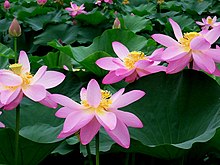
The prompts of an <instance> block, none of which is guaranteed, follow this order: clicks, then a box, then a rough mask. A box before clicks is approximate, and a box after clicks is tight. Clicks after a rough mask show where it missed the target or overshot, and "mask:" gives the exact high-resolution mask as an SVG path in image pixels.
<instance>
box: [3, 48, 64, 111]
mask: <svg viewBox="0 0 220 165" xmlns="http://www.w3.org/2000/svg"><path fill="white" fill-rule="evenodd" d="M9 68H10V70H0V94H1V95H0V102H1V104H3V105H4V109H5V110H11V109H14V108H15V107H16V106H17V105H18V104H19V103H20V102H21V100H22V98H23V95H25V96H27V97H28V98H30V99H31V100H33V101H36V102H40V103H42V104H44V105H46V106H49V107H56V103H54V102H53V101H52V100H51V99H50V95H51V94H50V93H49V92H47V90H46V89H49V88H53V87H55V86H57V85H59V84H60V83H61V82H62V81H63V80H64V78H65V76H64V74H62V73H59V72H56V71H46V70H47V66H42V67H41V68H39V70H38V71H37V72H36V74H35V75H32V74H31V73H30V63H29V59H28V57H27V54H26V53H25V52H24V51H21V52H20V55H19V60H18V63H17V64H12V65H10V66H9Z"/></svg>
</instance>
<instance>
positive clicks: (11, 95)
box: [1, 87, 21, 104]
mask: <svg viewBox="0 0 220 165" xmlns="http://www.w3.org/2000/svg"><path fill="white" fill-rule="evenodd" d="M20 91H21V88H20V87H18V88H17V89H15V90H2V91H1V103H2V104H9V103H11V102H12V101H13V100H14V99H15V98H16V97H18V95H19V93H20Z"/></svg>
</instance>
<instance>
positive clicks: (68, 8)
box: [65, 7, 73, 12]
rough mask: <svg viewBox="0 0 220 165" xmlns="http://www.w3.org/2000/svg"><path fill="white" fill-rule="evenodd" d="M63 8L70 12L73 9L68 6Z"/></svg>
mask: <svg viewBox="0 0 220 165" xmlns="http://www.w3.org/2000/svg"><path fill="white" fill-rule="evenodd" d="M65 10H67V11H70V12H71V11H73V9H72V8H70V7H67V8H65Z"/></svg>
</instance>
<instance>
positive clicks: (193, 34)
mask: <svg viewBox="0 0 220 165" xmlns="http://www.w3.org/2000/svg"><path fill="white" fill-rule="evenodd" d="M198 36H200V34H199V33H197V32H189V33H184V36H183V38H180V40H179V43H180V44H181V45H182V47H183V48H184V49H185V51H190V49H191V48H190V42H191V41H192V39H194V38H195V37H198Z"/></svg>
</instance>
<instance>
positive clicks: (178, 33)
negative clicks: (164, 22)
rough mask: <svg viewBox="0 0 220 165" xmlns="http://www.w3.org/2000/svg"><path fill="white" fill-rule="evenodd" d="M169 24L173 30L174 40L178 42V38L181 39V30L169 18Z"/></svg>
mask: <svg viewBox="0 0 220 165" xmlns="http://www.w3.org/2000/svg"><path fill="white" fill-rule="evenodd" d="M169 22H170V24H171V26H172V28H173V32H174V35H175V37H176V39H177V40H178V41H179V40H180V38H183V34H182V30H181V28H180V26H179V25H178V24H177V23H176V22H175V21H174V20H172V19H171V18H169Z"/></svg>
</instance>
